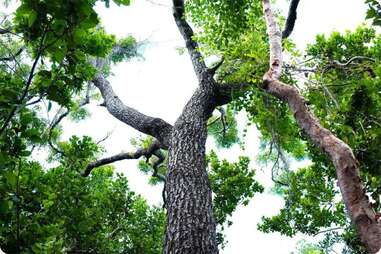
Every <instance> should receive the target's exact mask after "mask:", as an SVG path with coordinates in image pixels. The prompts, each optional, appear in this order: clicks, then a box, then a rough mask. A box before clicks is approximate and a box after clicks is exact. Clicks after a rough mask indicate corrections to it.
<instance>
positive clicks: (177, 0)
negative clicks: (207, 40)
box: [173, 0, 208, 81]
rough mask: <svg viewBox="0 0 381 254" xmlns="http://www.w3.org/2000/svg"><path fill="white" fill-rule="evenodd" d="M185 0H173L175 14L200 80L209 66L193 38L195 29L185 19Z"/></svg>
mask: <svg viewBox="0 0 381 254" xmlns="http://www.w3.org/2000/svg"><path fill="white" fill-rule="evenodd" d="M184 14H185V8H184V0H173V16H174V18H175V21H176V25H177V27H178V29H179V31H180V33H181V35H182V36H183V38H184V40H185V46H186V48H187V49H188V52H189V55H190V57H191V59H192V64H193V68H194V70H195V72H196V75H197V77H198V79H199V81H201V80H202V78H203V73H206V72H207V70H208V68H207V67H206V65H205V62H204V60H203V57H202V55H201V53H200V52H199V51H198V49H197V48H198V45H197V42H196V41H194V40H193V38H192V37H193V35H194V34H193V30H192V28H191V27H190V25H189V24H188V22H187V21H186V20H185V15H184Z"/></svg>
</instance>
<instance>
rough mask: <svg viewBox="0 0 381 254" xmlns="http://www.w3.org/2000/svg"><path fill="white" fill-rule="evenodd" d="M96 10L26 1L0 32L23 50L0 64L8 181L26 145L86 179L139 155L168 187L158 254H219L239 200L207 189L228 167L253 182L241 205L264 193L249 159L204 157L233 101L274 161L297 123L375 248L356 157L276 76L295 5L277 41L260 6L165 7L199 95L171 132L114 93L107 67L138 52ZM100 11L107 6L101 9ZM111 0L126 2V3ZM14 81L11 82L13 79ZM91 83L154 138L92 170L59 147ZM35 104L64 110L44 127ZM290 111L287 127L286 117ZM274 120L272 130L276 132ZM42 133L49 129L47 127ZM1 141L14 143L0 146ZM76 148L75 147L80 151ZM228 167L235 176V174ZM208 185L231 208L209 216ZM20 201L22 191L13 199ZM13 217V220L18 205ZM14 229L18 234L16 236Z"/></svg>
mask: <svg viewBox="0 0 381 254" xmlns="http://www.w3.org/2000/svg"><path fill="white" fill-rule="evenodd" d="M95 2H96V1H95V0H86V1H67V0H54V1H38V0H23V1H21V5H20V7H19V8H18V9H17V11H16V15H15V19H14V21H15V24H14V25H15V26H14V27H10V26H8V27H5V28H4V29H3V28H2V29H1V30H0V32H1V33H2V34H7V35H8V36H14V35H15V36H19V35H20V34H21V35H22V40H23V43H24V44H25V45H20V46H21V47H20V49H17V48H14V49H11V50H10V51H9V55H7V56H5V57H4V58H3V59H2V62H4V63H8V62H9V61H11V62H12V64H11V65H8V64H4V66H2V68H3V69H2V72H1V75H3V77H2V79H1V81H2V82H3V83H4V87H2V88H1V89H2V90H3V91H4V92H7V93H9V96H4V97H5V98H2V97H0V98H1V102H2V103H3V104H4V105H5V107H4V110H2V111H0V112H1V114H2V118H1V121H0V123H1V129H0V135H1V139H2V144H3V145H2V157H1V158H0V159H2V161H4V162H6V163H7V164H9V165H10V166H9V167H13V170H14V171H15V172H20V170H18V171H17V170H16V167H17V165H19V164H17V163H18V162H19V161H21V160H22V158H25V157H26V156H28V155H29V154H30V153H31V150H33V148H31V144H33V145H34V144H41V145H45V144H48V145H49V146H50V147H51V149H52V151H53V153H54V156H55V158H66V159H68V160H69V165H72V164H73V163H75V162H76V159H81V160H79V162H78V163H77V164H76V169H78V168H81V175H82V176H89V175H90V174H91V171H92V170H93V169H95V168H97V167H99V166H102V165H106V164H109V163H112V162H115V161H118V160H123V159H138V158H141V157H146V159H147V161H148V162H149V161H150V160H151V159H152V157H155V158H156V160H155V161H153V162H152V171H153V174H152V175H153V176H154V177H155V178H157V179H159V180H160V181H163V182H164V183H165V187H164V195H163V196H164V200H165V203H164V205H165V208H166V211H167V221H166V222H167V223H166V232H165V242H164V253H166V254H170V253H184V254H186V253H218V241H217V232H216V231H217V230H216V227H217V223H220V221H222V222H225V221H226V216H225V215H226V214H231V212H232V210H234V208H235V206H236V205H237V204H238V203H239V202H240V200H241V199H240V198H237V197H232V196H230V197H229V195H228V194H229V193H228V192H227V191H226V190H225V189H224V188H223V186H221V185H219V184H218V181H216V182H213V181H214V179H215V178H214V177H215V176H218V177H221V176H224V171H225V170H224V169H226V168H228V169H229V171H230V172H234V174H233V177H232V178H234V177H235V176H237V175H238V176H242V177H243V178H244V179H243V182H245V180H246V179H247V178H249V179H251V181H250V182H248V183H247V184H246V185H244V186H245V188H246V189H247V190H246V191H243V192H241V190H240V191H239V192H238V193H237V195H238V197H241V196H243V197H244V198H246V197H250V196H252V195H253V192H256V191H261V187H260V186H259V185H258V184H256V183H255V182H254V181H253V180H252V177H253V175H252V174H249V173H248V172H247V171H246V169H247V162H245V160H242V161H241V162H240V163H239V165H240V166H236V167H231V165H230V166H229V167H228V166H226V165H228V164H226V163H222V164H221V163H220V162H219V161H218V159H216V156H215V154H211V155H210V157H209V158H208V160H207V157H206V152H205V150H206V149H205V142H206V139H207V135H208V125H211V126H213V123H214V121H213V122H212V123H211V122H210V121H209V122H208V120H209V119H210V118H211V117H212V114H213V111H214V110H215V109H219V110H220V112H221V120H222V121H221V122H222V125H223V127H222V129H223V132H226V126H225V124H226V122H225V120H226V119H227V116H229V114H226V112H225V110H224V108H223V107H222V106H223V105H226V104H229V103H232V105H233V107H235V108H236V109H242V108H245V109H248V114H249V116H250V118H252V120H253V121H254V122H255V123H257V124H258V128H259V129H260V130H261V131H262V133H263V134H264V136H265V137H267V138H271V139H272V143H271V144H275V146H276V147H277V149H278V151H279V155H278V157H279V156H281V155H282V149H284V150H286V151H287V152H290V153H292V154H293V155H295V156H298V155H299V157H301V156H302V155H300V154H301V152H300V150H303V144H302V142H301V139H300V137H301V136H302V134H301V133H300V132H299V130H298V129H297V128H296V126H297V125H298V126H299V127H300V129H301V131H302V133H303V135H305V136H307V137H308V138H309V140H310V141H312V143H313V144H314V145H315V146H316V147H317V148H319V149H320V150H321V151H322V152H325V153H327V155H328V157H329V159H330V160H331V162H332V163H333V165H334V166H335V168H336V175H337V179H338V183H339V187H340V190H341V193H342V197H343V200H344V203H345V205H346V208H347V211H348V215H349V217H350V218H351V220H352V223H353V224H354V225H355V226H356V228H357V230H358V233H359V236H360V238H361V240H362V242H363V243H364V244H365V245H366V246H367V248H368V249H369V251H370V252H371V253H377V252H378V251H379V249H380V247H381V228H380V226H379V223H378V217H379V216H378V215H377V214H376V213H375V212H374V210H373V209H372V207H371V203H370V202H369V200H368V198H367V196H366V194H365V193H364V187H363V184H362V182H361V178H360V174H359V165H358V162H357V160H356V159H355V157H354V155H353V152H352V150H351V149H350V147H349V146H348V145H347V144H346V143H345V142H343V141H342V140H340V139H339V138H337V137H336V136H335V135H334V134H333V133H332V132H330V131H329V130H328V129H326V128H324V127H322V126H321V125H320V123H319V121H318V120H317V118H316V117H315V116H314V114H313V113H312V111H310V109H309V107H308V106H307V103H306V100H305V99H304V97H303V96H302V95H301V94H300V93H299V91H298V90H297V89H296V88H295V87H294V86H291V85H287V84H286V82H290V83H295V80H294V79H293V77H290V75H287V73H283V72H282V70H283V69H282V66H283V61H282V54H283V53H282V51H283V50H282V46H283V45H282V43H284V45H285V46H286V47H289V48H292V46H290V44H291V43H290V41H287V40H284V41H283V42H282V37H283V38H284V39H286V37H288V36H289V35H290V34H291V32H292V30H293V27H294V25H295V20H296V10H297V7H298V4H299V1H298V0H293V1H291V5H290V15H289V17H288V18H287V20H286V28H285V30H284V32H283V33H282V32H281V31H280V29H279V28H278V25H277V20H276V17H275V16H274V14H273V11H272V9H271V6H270V2H269V1H268V0H263V1H249V0H240V1H227V0H226V1H211V0H193V1H189V2H187V3H189V5H188V7H189V10H190V11H189V14H188V15H189V16H187V12H186V8H185V6H184V1H183V0H173V16H174V21H175V23H176V25H177V27H178V30H179V32H180V33H181V35H182V37H183V39H184V41H185V46H186V49H187V51H188V53H189V55H190V58H191V61H192V64H193V68H194V72H195V75H196V76H197V80H198V87H197V89H196V90H195V92H194V93H193V95H192V97H191V98H190V99H189V101H188V102H187V104H186V106H185V107H184V109H183V111H182V113H181V114H180V116H179V117H178V119H177V120H176V121H175V123H174V124H173V125H172V124H170V123H167V122H166V121H164V120H162V119H160V118H156V117H151V116H147V115H145V114H143V113H141V112H139V111H138V110H136V109H134V108H131V107H129V106H127V105H125V104H124V103H123V102H122V101H121V100H120V99H119V97H118V95H117V94H116V93H115V92H114V90H113V89H112V86H111V84H110V83H109V81H108V80H107V77H108V74H109V63H110V61H114V62H117V61H122V60H126V59H128V58H130V57H131V56H134V55H136V44H137V43H136V41H135V40H133V39H132V38H127V39H123V40H116V39H115V37H113V36H110V35H107V34H106V33H105V32H104V31H103V30H102V28H101V27H100V26H99V20H98V17H97V14H96V13H95V11H94V10H93V7H94V4H95ZM104 2H105V3H106V5H108V4H109V1H107V0H106V1H104ZM114 2H115V3H116V4H124V5H128V4H129V3H130V1H128V0H127V1H122V0H114ZM369 2H372V1H369ZM262 4H263V6H262ZM373 4H375V3H373ZM188 17H190V18H191V19H192V21H194V23H195V25H197V26H199V27H200V28H201V32H200V33H199V34H197V35H195V34H194V32H193V30H192V28H191V26H190V25H189V24H188V22H187V18H188ZM375 22H377V20H376V21H375ZM266 29H267V34H266ZM267 40H268V41H269V44H267ZM16 46H17V45H16ZM24 47H25V48H26V49H27V50H26V51H27V52H26V53H25V54H26V56H28V57H29V58H30V59H31V60H32V61H31V62H32V65H31V66H30V68H28V65H25V66H23V68H21V67H20V62H19V59H18V58H17V57H20V56H22V54H23V51H24V50H25V49H24ZM202 52H203V53H204V54H205V55H208V54H212V53H216V52H217V53H219V55H222V56H223V57H221V61H220V62H219V63H217V64H215V66H213V67H208V66H207V64H206V63H205V60H204V58H205V55H203V54H202ZM46 61H48V63H46ZM268 61H270V69H269V70H267V69H268ZM13 73H15V74H18V76H17V77H16V78H15V77H12V75H11V74H13ZM262 77H263V78H262ZM280 79H281V80H283V81H284V82H282V81H280ZM89 84H94V86H95V87H97V88H98V90H99V91H100V93H101V95H102V97H103V100H104V102H103V103H102V105H103V106H104V107H105V108H106V109H107V110H108V112H109V113H110V114H111V115H113V116H114V117H115V118H117V119H118V120H120V121H122V122H123V123H125V124H127V125H129V126H131V127H132V128H134V129H136V130H138V131H140V132H141V133H143V134H147V135H149V136H150V137H152V139H150V140H149V141H148V142H145V143H144V142H143V143H144V145H143V146H142V147H140V148H138V149H137V151H136V152H133V153H121V154H118V155H115V156H112V157H108V158H103V159H100V160H95V161H90V158H89V156H88V157H86V156H85V155H86V154H87V152H86V151H83V150H81V151H82V152H78V153H75V155H74V156H73V155H70V153H69V152H68V149H67V145H65V144H64V143H62V142H59V139H58V138H59V133H58V131H57V128H56V127H57V126H58V125H59V123H60V121H61V120H62V119H63V118H65V117H66V116H68V115H69V114H70V113H71V112H76V114H77V116H78V115H79V117H81V115H82V114H84V112H82V111H80V109H81V107H83V106H84V105H86V104H87V103H89V100H90V97H91V93H92V89H91V85H89ZM81 93H82V94H81ZM78 95H82V96H78ZM268 95H271V96H274V97H276V98H278V99H280V101H278V100H274V99H273V98H272V97H271V96H268ZM78 97H83V98H82V99H79V98H78ZM9 98H12V99H9ZM42 99H48V100H49V104H48V106H47V108H48V111H49V110H51V108H52V102H55V103H57V104H58V105H60V106H61V107H62V109H61V110H59V111H58V113H57V116H56V117H55V119H53V121H52V122H51V123H49V124H46V122H44V121H40V120H41V119H39V118H38V116H37V113H38V110H32V109H31V108H30V107H29V106H31V105H34V104H36V103H38V102H39V101H41V100H42ZM261 110H263V112H266V113H268V112H269V111H271V110H273V111H274V112H276V113H277V114H278V113H279V115H276V114H272V113H268V114H264V113H261V112H260V111H261ZM254 111H256V112H255V113H254ZM258 112H259V113H258ZM290 113H291V114H293V115H294V117H295V120H293V119H291V118H290V117H289V114H290ZM274 122H276V123H279V124H278V125H272V124H273V123H274ZM35 126H37V127H38V128H34V127H35ZM46 127H47V128H48V131H47V132H46V131H45V130H44V129H45V128H46ZM32 129H35V130H32ZM28 131H29V132H28ZM233 140H234V139H233ZM289 141H292V142H289ZM5 142H9V143H10V144H11V146H6V145H4V144H5ZM228 143H229V142H228ZM290 143H291V144H290ZM226 144H227V143H225V145H226ZM76 145H77V146H81V145H83V144H81V142H77V144H76ZM296 147H297V148H300V149H297V148H296ZM164 151H166V152H164ZM165 155H166V156H167V158H166V159H165ZM73 157H74V158H73ZM85 158H86V159H85ZM165 161H166V162H167V165H166V167H165V169H164V170H163V168H161V167H160V165H161V164H162V163H163V162H165ZM208 161H209V162H210V166H211V168H212V169H213V168H214V169H215V170H217V171H216V172H217V174H213V173H210V175H209V176H208V171H207V166H208ZM245 163H246V164H245ZM232 168H233V169H234V168H235V169H238V170H236V172H235V171H234V170H233V169H232ZM82 169H83V170H82ZM216 172H215V173H216ZM232 178H230V179H229V178H228V179H224V180H226V181H228V180H231V179H232ZM213 188H215V189H214V191H215V192H216V193H222V194H223V195H225V196H226V197H229V202H232V203H233V204H234V205H235V206H233V209H232V208H231V207H224V206H223V205H222V204H221V203H223V202H221V203H218V202H217V201H219V199H218V198H217V197H215V199H214V200H215V202H216V205H215V207H214V208H213V198H212V191H213V190H212V189H213ZM245 195H246V196H245ZM18 197H19V190H16V198H18ZM16 203H17V202H16ZM17 204H18V203H17ZM217 208H218V209H221V210H222V211H223V212H222V213H221V211H219V210H217ZM213 210H214V211H213ZM16 211H17V215H16V217H17V218H19V217H20V207H19V206H18V205H17V207H16ZM213 212H214V213H215V215H216V216H214V215H213ZM216 219H218V221H216ZM16 231H17V233H16V235H19V233H20V230H19V229H17V230H16ZM16 239H18V240H19V239H20V238H19V237H16ZM75 239H76V240H78V239H81V237H77V238H75ZM80 246H81V245H80ZM17 251H18V252H19V251H20V250H17Z"/></svg>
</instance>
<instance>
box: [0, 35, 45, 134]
mask: <svg viewBox="0 0 381 254" xmlns="http://www.w3.org/2000/svg"><path fill="white" fill-rule="evenodd" d="M2 31H5V30H2ZM47 32H48V31H47V29H46V30H45V31H44V33H43V35H42V36H41V40H40V42H39V46H38V50H37V55H36V58H35V59H34V61H33V64H32V68H31V69H30V72H29V76H28V80H27V82H26V84H25V88H24V90H23V92H22V94H21V97H20V99H19V100H18V102H17V104H16V105H15V106H14V107H13V109H12V110H11V112H10V114H9V115H8V117H7V118H6V119H5V121H4V124H3V126H2V127H1V129H0V135H2V134H3V132H4V131H5V129H6V128H7V126H8V124H9V122H10V121H11V120H12V118H13V116H14V115H15V114H16V112H17V111H18V110H19V108H21V107H22V106H23V104H24V100H25V98H26V96H27V95H28V92H29V87H30V85H31V84H32V80H33V77H34V72H35V70H36V67H37V64H38V62H39V60H40V58H41V55H42V51H43V44H44V40H45V36H46V33H47ZM20 53H21V52H20Z"/></svg>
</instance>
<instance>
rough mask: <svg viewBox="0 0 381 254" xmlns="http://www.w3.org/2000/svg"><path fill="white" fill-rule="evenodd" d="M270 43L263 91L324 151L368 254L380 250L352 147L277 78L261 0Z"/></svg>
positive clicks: (273, 39) (379, 227) (377, 226)
mask: <svg viewBox="0 0 381 254" xmlns="http://www.w3.org/2000/svg"><path fill="white" fill-rule="evenodd" d="M262 2H263V10H264V15H265V19H266V24H267V32H268V36H269V43H270V69H269V71H268V72H267V73H266V74H265V75H264V77H263V80H264V86H263V88H264V90H265V91H266V92H267V93H269V94H271V95H273V96H275V97H277V98H278V99H280V100H282V101H284V102H286V103H287V104H288V106H289V108H290V110H291V112H292V113H293V114H294V117H295V119H296V122H297V123H298V125H299V127H300V128H301V129H302V130H303V131H304V133H306V134H307V136H308V137H309V138H310V140H311V141H312V142H313V143H314V144H315V145H316V146H317V147H318V148H319V149H320V150H321V151H322V152H325V153H326V154H327V155H328V157H329V159H330V160H331V162H332V163H333V165H334V166H335V168H336V175H337V180H338V186H339V188H340V191H341V195H342V197H343V201H344V204H345V207H346V210H347V214H348V215H349V218H350V219H351V221H352V224H353V225H354V226H355V227H356V229H357V232H358V234H359V236H360V238H361V241H362V242H363V243H364V245H365V246H366V247H367V248H368V250H369V253H372V254H373V253H377V254H379V253H381V223H380V221H379V214H378V213H376V212H375V211H374V209H373V207H372V203H371V202H370V200H369V198H368V196H367V194H366V188H365V187H364V185H363V183H362V180H361V177H360V169H359V164H358V161H357V160H356V158H355V156H354V155H353V152H352V149H351V148H350V147H349V146H348V145H347V144H346V143H345V142H344V141H342V140H341V139H339V138H338V137H336V136H335V135H333V134H332V133H331V132H330V131H329V130H328V129H325V128H324V127H323V126H321V124H320V123H319V121H318V119H317V118H316V117H315V116H314V114H313V113H312V112H311V111H310V110H309V108H308V106H307V104H306V102H305V99H304V98H303V96H302V95H301V94H300V93H299V91H298V90H297V89H296V88H295V87H292V86H290V85H287V84H285V83H282V82H281V81H279V78H280V74H281V71H282V43H281V32H280V29H279V28H278V25H277V23H276V20H275V17H274V15H273V12H272V9H271V4H270V0H262Z"/></svg>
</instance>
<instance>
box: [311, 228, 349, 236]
mask: <svg viewBox="0 0 381 254" xmlns="http://www.w3.org/2000/svg"><path fill="white" fill-rule="evenodd" d="M340 229H343V228H342V227H336V228H329V229H326V230H322V231H319V232H317V233H316V234H314V236H317V235H319V234H323V233H327V232H331V231H336V230H340Z"/></svg>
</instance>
